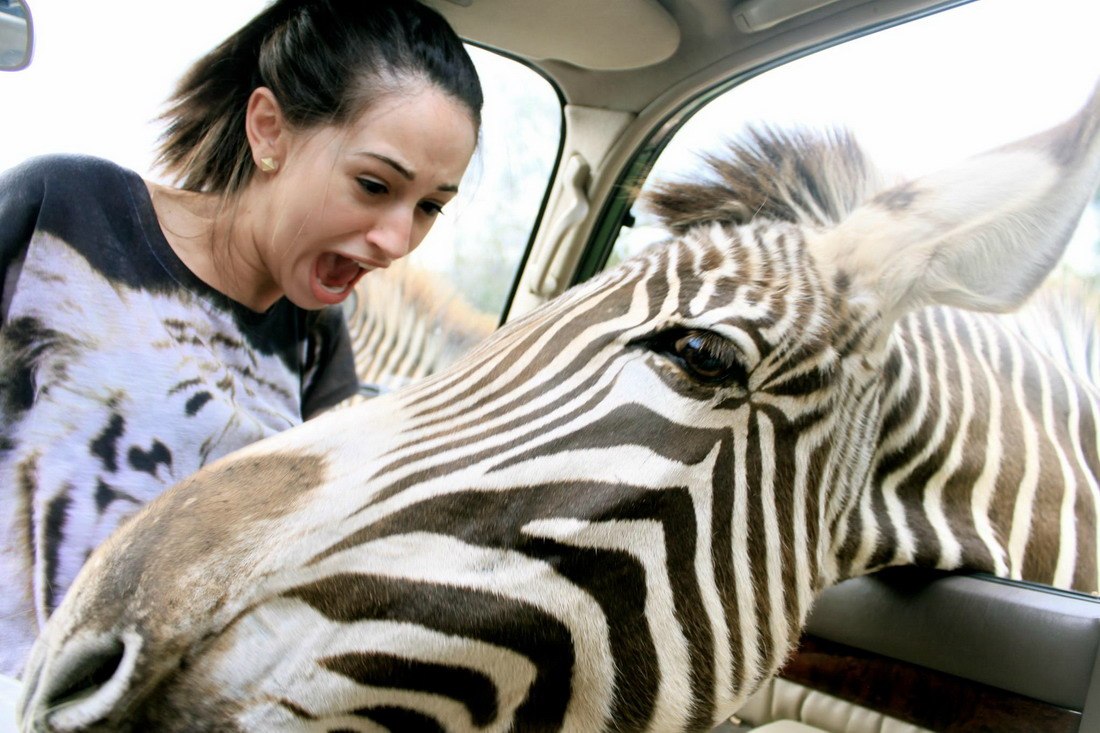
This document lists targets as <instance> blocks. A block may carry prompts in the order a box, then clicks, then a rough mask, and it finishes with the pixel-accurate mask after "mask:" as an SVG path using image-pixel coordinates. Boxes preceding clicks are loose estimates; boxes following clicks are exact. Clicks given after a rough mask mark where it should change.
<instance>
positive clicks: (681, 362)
mask: <svg viewBox="0 0 1100 733" xmlns="http://www.w3.org/2000/svg"><path fill="white" fill-rule="evenodd" d="M648 346H649V347H650V348H651V349H652V350H653V351H655V352H657V353H659V354H664V355H665V356H666V357H668V358H669V359H671V360H672V361H674V362H675V363H676V364H677V365H678V366H679V367H680V368H681V369H683V370H684V371H685V372H687V374H688V375H689V376H690V377H692V378H693V379H694V380H695V381H697V382H702V383H703V384H739V385H741V386H745V385H746V384H747V382H748V372H747V371H746V369H745V365H744V364H743V363H742V361H741V354H740V352H739V351H738V349H737V347H736V346H734V345H733V344H732V343H730V342H729V340H728V339H725V338H723V337H722V336H720V335H718V334H716V333H714V332H713V331H703V330H698V329H692V330H681V329H677V330H673V331H667V332H665V333H661V334H658V335H657V336H655V337H651V338H650V339H648Z"/></svg>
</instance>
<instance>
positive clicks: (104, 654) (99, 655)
mask: <svg viewBox="0 0 1100 733" xmlns="http://www.w3.org/2000/svg"><path fill="white" fill-rule="evenodd" d="M85 651H86V652H87V651H90V652H91V653H85V654H84V655H82V656H80V657H77V658H75V659H70V660H68V661H70V662H71V663H72V664H73V666H71V667H68V668H66V669H65V670H63V671H62V676H61V677H59V678H57V680H55V686H51V687H52V688H53V689H51V690H50V692H49V695H48V697H47V698H46V700H45V702H46V705H48V706H49V707H50V708H56V707H59V706H61V705H64V704H65V703H67V702H70V701H72V700H75V699H78V698H81V697H87V696H88V695H91V694H95V692H96V691H97V690H99V689H100V688H101V687H103V686H104V685H105V684H107V682H109V681H110V680H111V678H112V677H114V676H115V673H116V672H117V671H118V668H119V666H120V665H121V664H122V657H123V654H124V653H125V651H126V648H125V647H124V646H123V644H122V642H121V641H119V640H115V641H114V642H113V643H112V644H111V645H110V646H108V647H106V648H103V649H94V650H85Z"/></svg>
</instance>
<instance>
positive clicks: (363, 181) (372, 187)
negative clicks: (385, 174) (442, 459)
mask: <svg viewBox="0 0 1100 733" xmlns="http://www.w3.org/2000/svg"><path fill="white" fill-rule="evenodd" d="M355 180H356V181H358V183H359V187H360V188H362V189H363V190H364V191H366V192H367V193H369V194H371V195H372V196H376V195H379V194H383V193H386V191H388V190H389V189H387V188H386V184H384V183H380V182H379V181H376V180H374V179H373V178H356V179H355Z"/></svg>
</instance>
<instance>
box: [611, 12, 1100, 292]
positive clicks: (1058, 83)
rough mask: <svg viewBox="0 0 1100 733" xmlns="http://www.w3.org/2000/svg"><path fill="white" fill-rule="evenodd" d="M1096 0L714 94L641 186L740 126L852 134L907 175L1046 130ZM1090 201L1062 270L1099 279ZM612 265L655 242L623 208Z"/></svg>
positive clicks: (1085, 67)
mask: <svg viewBox="0 0 1100 733" xmlns="http://www.w3.org/2000/svg"><path fill="white" fill-rule="evenodd" d="M1098 27H1100V3H1086V2H1080V1H1079V0H1051V2H1047V3H1043V4H1042V6H1041V7H1040V6H1037V5H1036V4H1035V3H1034V2H1024V1H1023V0H979V1H978V2H974V3H970V4H967V5H963V6H960V7H955V8H951V9H948V10H945V11H943V12H940V13H936V14H933V15H930V16H927V17H924V18H920V19H917V20H914V21H912V22H909V23H906V24H904V25H900V26H897V27H894V28H889V29H886V30H883V31H880V32H878V33H874V34H871V35H868V36H865V37H862V38H857V39H854V40H852V41H849V42H847V43H843V44H841V45H838V46H834V47H832V48H828V49H825V50H823V51H821V52H818V53H814V54H812V55H809V56H806V57H803V58H800V59H797V60H794V61H792V62H790V63H787V64H784V65H782V66H779V67H777V68H775V69H772V70H770V71H767V72H764V73H763V74H760V75H759V76H756V77H754V78H751V79H749V80H748V81H746V82H745V83H743V84H740V85H738V86H735V87H733V88H732V89H731V90H729V91H728V92H726V93H724V94H722V95H720V96H718V97H717V98H715V99H714V100H713V101H711V102H710V103H709V104H707V105H706V106H705V107H704V108H702V109H701V110H700V111H699V112H698V113H697V114H695V115H694V116H693V117H692V118H691V119H690V120H688V121H687V122H686V123H685V124H684V126H683V127H682V128H681V129H680V130H679V132H678V133H677V134H676V135H675V136H674V137H673V138H672V140H671V141H670V142H669V144H668V146H667V147H666V149H665V150H664V152H663V153H662V154H661V156H660V157H659V159H658V160H657V162H656V164H655V166H654V168H653V170H652V172H651V173H650V175H649V177H648V178H647V182H646V186H649V185H651V184H652V182H653V181H655V180H657V179H658V178H661V177H665V176H672V177H680V176H683V175H689V174H690V173H691V171H692V170H693V169H695V168H696V166H697V165H698V156H699V154H701V153H705V152H707V151H716V150H719V149H721V147H722V146H723V145H724V144H725V142H726V141H728V140H729V139H731V138H734V139H735V138H736V137H737V136H738V134H739V133H740V132H741V131H742V130H743V129H744V128H745V126H746V125H749V124H760V123H765V124H769V125H778V126H791V125H809V126H812V127H816V128H822V127H827V126H835V125H843V126H846V127H848V128H849V129H851V130H853V131H854V132H855V134H856V137H857V139H858V140H859V141H860V143H861V144H862V145H863V147H864V148H865V149H866V150H867V151H868V153H869V156H870V158H871V160H872V161H874V162H875V163H876V164H877V165H879V166H880V167H882V168H883V169H884V170H886V171H889V172H891V173H894V174H897V175H900V176H904V177H912V176H918V175H921V174H924V173H927V172H929V171H932V170H935V169H937V168H939V167H942V166H945V165H950V164H951V163H952V162H955V161H958V160H960V159H962V158H964V157H966V156H968V155H971V154H974V153H978V152H981V151H983V150H987V149H989V148H992V147H995V146H997V145H1000V144H1001V143H1004V142H1008V141H1011V140H1014V139H1017V138H1020V137H1024V136H1026V135H1029V134H1031V133H1032V132H1035V131H1038V130H1041V129H1044V128H1045V127H1048V126H1051V125H1054V124H1057V123H1058V122H1060V121H1061V120H1063V119H1065V118H1066V117H1068V116H1069V115H1071V114H1073V113H1074V112H1075V111H1076V110H1077V108H1078V107H1079V106H1080V105H1081V104H1082V103H1083V102H1084V100H1085V99H1086V98H1087V97H1088V94H1089V92H1090V91H1091V89H1092V86H1093V84H1094V83H1095V82H1096V80H1097V78H1098V77H1100V56H1098V55H1097V50H1096V29H1097V28H1098ZM1098 207H1100V203H1098V202H1096V201H1094V204H1093V206H1092V208H1091V209H1090V210H1089V211H1088V212H1086V214H1085V216H1084V217H1083V219H1082V221H1081V225H1080V227H1079V228H1078V232H1077V234H1076V236H1075V237H1074V240H1073V242H1072V244H1071V246H1070V247H1069V248H1068V250H1067V253H1066V258H1065V263H1066V265H1067V266H1071V267H1073V268H1074V269H1075V270H1076V271H1077V272H1079V273H1081V274H1084V275H1089V276H1095V275H1096V274H1097V273H1098V272H1100V256H1098V254H1097V247H1098V244H1097V243H1098V240H1100V224H1098V220H1100V216H1098V214H1097V210H1098ZM634 214H635V216H636V217H637V219H636V223H635V224H634V226H633V227H631V228H626V229H624V230H623V231H622V233H621V234H620V236H619V238H618V241H617V242H616V244H615V247H614V249H613V252H612V256H611V261H610V262H611V263H612V264H613V263H615V262H618V261H620V260H621V259H623V258H624V257H627V256H629V255H631V254H633V253H635V252H637V251H639V250H641V249H642V248H644V247H645V246H646V245H648V244H649V243H651V242H653V241H654V240H656V239H660V238H662V237H663V236H664V233H663V232H662V231H661V230H659V229H657V228H655V227H654V226H653V220H652V218H651V217H649V216H648V215H647V214H646V212H644V211H643V210H641V209H640V207H635V211H634Z"/></svg>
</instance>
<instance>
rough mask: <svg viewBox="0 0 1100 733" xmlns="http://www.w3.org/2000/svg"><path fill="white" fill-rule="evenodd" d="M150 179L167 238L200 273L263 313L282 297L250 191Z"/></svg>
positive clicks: (216, 288) (155, 204) (226, 291)
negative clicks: (261, 243)
mask: <svg viewBox="0 0 1100 733" xmlns="http://www.w3.org/2000/svg"><path fill="white" fill-rule="evenodd" d="M146 185H147V187H148V189H149V195H150V197H151V199H152V201H153V210H154V211H155V212H156V215H157V221H158V222H159V223H160V228H161V231H162V232H163V233H164V237H165V239H166V240H167V241H168V244H169V246H170V247H171V248H172V250H173V251H174V252H175V253H176V256H177V257H179V258H180V260H181V261H182V262H183V264H184V265H186V266H187V269H189V270H190V271H191V272H192V273H194V275H195V276H196V277H198V278H199V279H200V280H202V281H203V282H204V283H206V284H207V285H209V286H210V287H212V288H214V289H215V290H217V291H218V292H220V293H222V294H223V295H225V296H227V297H229V298H231V299H232V300H235V301H237V302H238V303H240V304H241V305H244V306H245V307H247V308H250V309H251V310H254V311H256V312H260V313H262V312H264V311H266V310H267V309H268V308H270V307H271V306H272V305H274V304H275V302H276V301H277V300H278V299H279V298H280V297H282V291H281V290H280V289H279V288H278V286H277V285H276V284H275V281H274V280H273V278H272V277H271V274H270V273H269V272H268V270H267V268H266V267H264V265H263V260H262V258H261V257H260V253H259V251H258V249H257V244H256V239H255V237H254V236H253V234H252V226H251V224H250V219H251V213H252V211H251V208H250V207H249V205H248V203H247V197H244V196H242V197H238V198H235V199H232V200H226V199H225V198H224V197H222V196H221V195H219V194H212V193H199V192H195V191H184V190H181V189H178V188H173V187H171V186H164V185H162V184H159V183H153V182H150V181H147V182H146Z"/></svg>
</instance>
